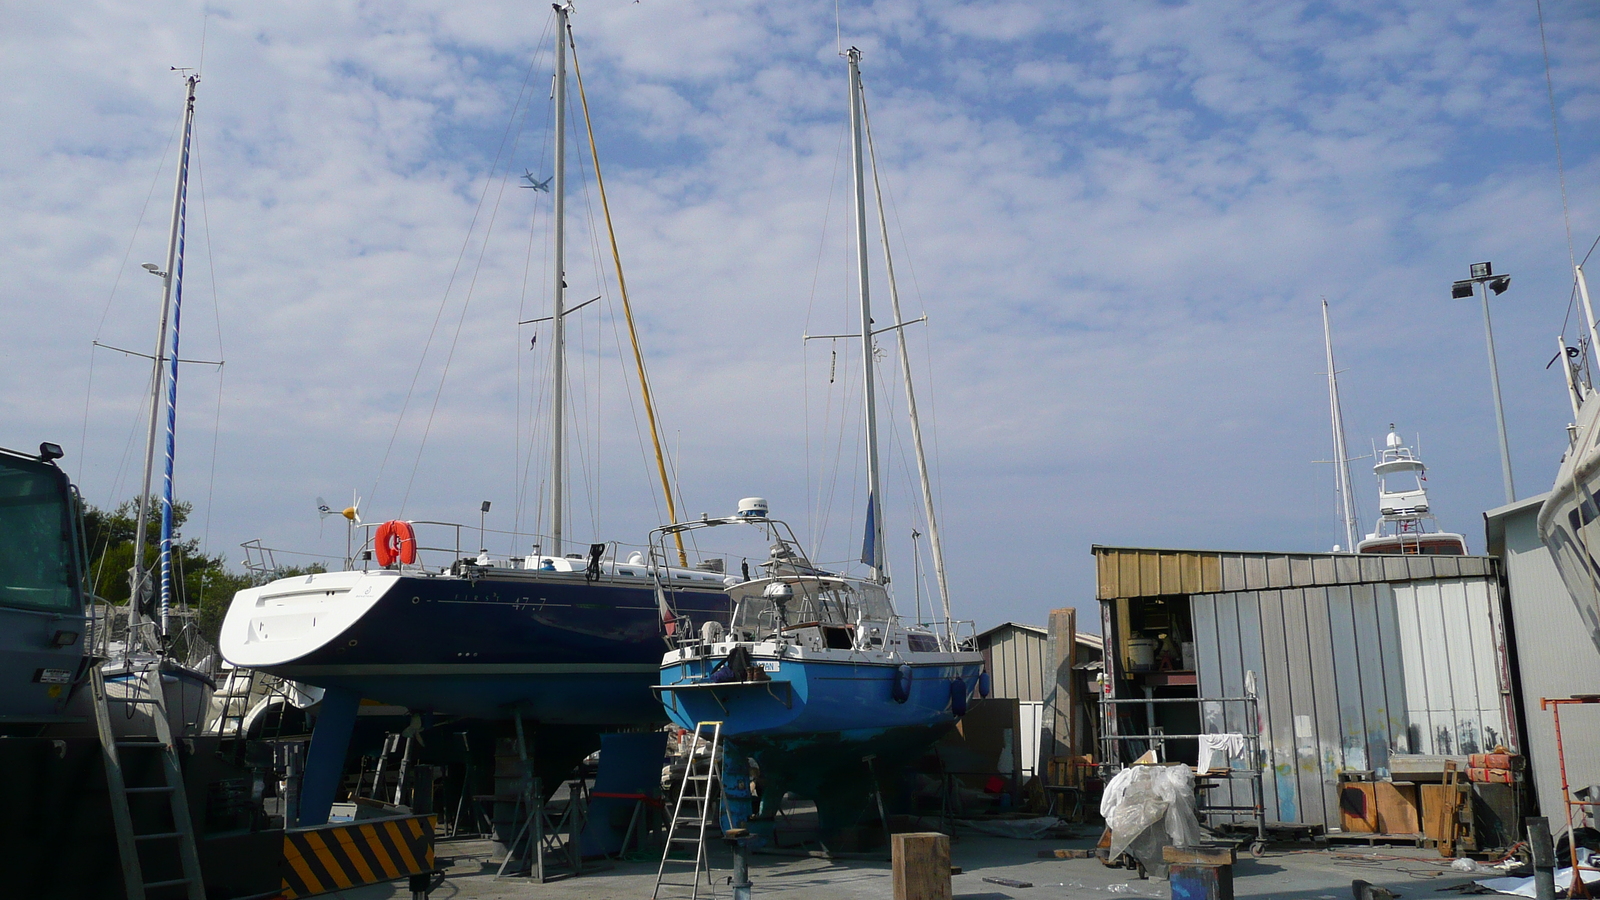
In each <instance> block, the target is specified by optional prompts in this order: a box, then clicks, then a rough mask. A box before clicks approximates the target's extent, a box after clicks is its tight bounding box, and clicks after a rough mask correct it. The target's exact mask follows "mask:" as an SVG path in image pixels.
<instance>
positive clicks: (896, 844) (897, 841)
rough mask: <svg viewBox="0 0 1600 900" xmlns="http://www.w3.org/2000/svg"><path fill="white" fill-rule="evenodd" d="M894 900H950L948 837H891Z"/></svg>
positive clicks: (926, 833)
mask: <svg viewBox="0 0 1600 900" xmlns="http://www.w3.org/2000/svg"><path fill="white" fill-rule="evenodd" d="M890 855H891V861H890V865H891V867H892V869H893V877H894V900H951V897H950V838H949V836H948V835H943V834H939V833H938V832H931V831H920V832H919V831H913V832H907V833H904V834H897V835H894V836H893V844H892V848H891V854H890Z"/></svg>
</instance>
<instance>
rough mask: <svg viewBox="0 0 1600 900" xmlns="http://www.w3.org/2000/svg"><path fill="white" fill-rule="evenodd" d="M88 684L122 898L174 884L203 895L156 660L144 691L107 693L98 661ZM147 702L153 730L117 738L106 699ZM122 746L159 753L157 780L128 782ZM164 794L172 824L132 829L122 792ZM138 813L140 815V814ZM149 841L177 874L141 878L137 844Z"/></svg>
mask: <svg viewBox="0 0 1600 900" xmlns="http://www.w3.org/2000/svg"><path fill="white" fill-rule="evenodd" d="M89 684H90V688H91V690H92V691H93V693H94V696H93V701H94V720H95V727H96V728H97V729H98V730H99V733H100V750H101V758H102V761H103V762H104V764H105V770H106V787H107V788H108V789H109V792H110V795H111V820H112V823H113V824H114V825H115V826H116V831H117V855H118V856H119V857H120V858H121V860H122V881H123V885H124V889H125V891H126V893H127V897H128V900H145V898H146V897H147V895H148V894H149V893H150V892H152V891H154V892H157V893H160V894H162V895H165V896H178V893H177V891H176V890H171V889H174V888H179V887H181V888H183V889H184V892H183V894H182V896H185V897H187V898H188V900H205V897H206V890H205V883H204V878H203V876H202V875H201V873H200V855H199V853H198V851H197V850H196V847H195V839H194V825H193V823H192V822H190V820H189V800H188V797H187V795H186V794H185V792H184V789H183V769H182V768H181V767H180V766H179V764H178V749H177V747H176V746H175V745H174V744H173V740H172V726H171V725H170V723H168V721H167V703H166V694H165V692H164V691H163V689H162V686H161V666H160V665H159V664H157V665H154V666H152V667H151V668H150V669H149V670H148V671H146V672H145V673H144V676H143V687H144V694H143V695H140V693H139V692H138V691H133V692H131V693H130V695H129V696H127V697H113V696H111V695H110V694H109V693H107V691H106V682H105V676H104V675H103V674H102V673H101V672H100V667H99V666H98V665H95V666H92V667H90V669H89ZM113 703H116V704H122V705H124V706H132V707H140V706H143V707H148V708H149V711H150V721H151V723H152V724H153V725H154V728H155V732H156V733H155V736H154V737H153V738H151V737H143V738H132V737H129V738H124V739H121V740H119V739H118V738H117V735H116V732H115V731H113V730H112V728H111V704H113ZM124 750H127V751H133V752H134V753H135V754H144V753H155V754H156V755H157V756H158V757H159V759H160V766H159V771H160V773H161V780H160V781H159V782H158V783H156V784H150V785H135V786H132V787H130V786H128V784H127V782H126V779H125V778H124V776H123V771H122V753H123V751H124ZM162 794H164V795H166V798H167V806H168V809H169V811H170V813H171V821H172V824H171V826H170V830H167V831H144V832H137V831H134V827H133V812H132V809H131V808H130V805H129V802H128V798H129V797H130V796H142V795H162ZM141 818H144V817H141ZM141 846H149V847H151V848H152V851H155V850H158V849H165V850H166V852H165V853H157V852H148V853H147V858H149V859H151V860H156V859H163V858H164V859H167V860H172V861H175V862H176V863H177V866H176V867H174V868H175V869H181V871H182V872H183V877H181V878H169V879H164V880H160V881H146V880H145V878H144V864H143V862H142V861H141V860H140V856H139V849H140V847H141Z"/></svg>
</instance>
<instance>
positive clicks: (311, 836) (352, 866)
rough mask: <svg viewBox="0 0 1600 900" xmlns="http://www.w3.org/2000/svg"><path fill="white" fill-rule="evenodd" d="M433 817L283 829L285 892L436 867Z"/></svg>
mask: <svg viewBox="0 0 1600 900" xmlns="http://www.w3.org/2000/svg"><path fill="white" fill-rule="evenodd" d="M433 830H434V816H431V815H426V816H400V817H396V818H393V819H371V820H367V821H364V822H349V823H345V824H340V825H319V826H317V827H315V828H295V829H292V830H289V831H285V832H284V833H283V897H284V898H285V900H294V898H297V897H311V896H315V895H317V894H325V893H328V892H329V891H339V890H345V889H347V888H353V887H360V886H362V885H365V884H378V883H380V882H384V881H394V880H395V879H397V878H405V877H407V876H410V875H422V874H424V873H428V872H432V871H433V870H434V865H433Z"/></svg>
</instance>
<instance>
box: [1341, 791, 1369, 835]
mask: <svg viewBox="0 0 1600 900" xmlns="http://www.w3.org/2000/svg"><path fill="white" fill-rule="evenodd" d="M1339 827H1340V828H1343V829H1344V830H1345V831H1350V832H1354V833H1356V834H1372V833H1373V832H1375V831H1377V830H1378V798H1377V785H1375V784H1373V783H1372V782H1370V781H1351V782H1346V783H1345V784H1344V785H1342V786H1341V787H1340V788H1339Z"/></svg>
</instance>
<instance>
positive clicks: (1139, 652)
mask: <svg viewBox="0 0 1600 900" xmlns="http://www.w3.org/2000/svg"><path fill="white" fill-rule="evenodd" d="M1160 646H1161V642H1160V641H1158V640H1156V639H1155V638H1133V639H1131V640H1129V641H1128V668H1130V669H1132V670H1133V671H1135V672H1148V671H1150V670H1151V669H1154V668H1155V667H1156V648H1157V647H1160Z"/></svg>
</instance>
